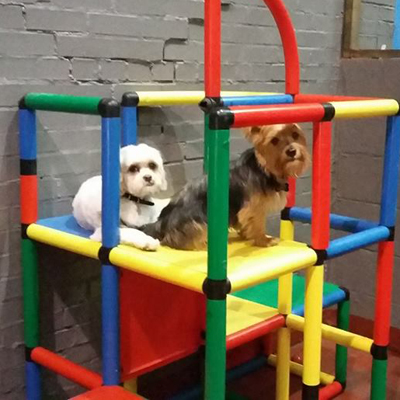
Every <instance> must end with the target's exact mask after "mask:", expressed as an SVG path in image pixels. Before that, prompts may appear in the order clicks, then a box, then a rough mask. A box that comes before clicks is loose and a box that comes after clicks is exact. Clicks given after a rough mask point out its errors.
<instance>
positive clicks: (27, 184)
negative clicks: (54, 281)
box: [18, 99, 41, 400]
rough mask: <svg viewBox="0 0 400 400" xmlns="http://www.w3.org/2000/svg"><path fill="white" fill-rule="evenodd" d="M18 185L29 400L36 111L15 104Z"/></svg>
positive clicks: (36, 381) (34, 300) (36, 372)
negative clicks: (16, 107) (18, 153)
mask: <svg viewBox="0 0 400 400" xmlns="http://www.w3.org/2000/svg"><path fill="white" fill-rule="evenodd" d="M18 118H19V132H20V138H19V140H20V169H21V172H20V186H21V194H20V197H21V236H22V239H21V264H22V280H23V296H24V340H25V355H26V365H25V374H26V392H27V398H28V399H29V400H39V399H40V398H41V386H40V367H39V365H37V364H36V363H34V362H33V361H32V359H31V357H30V354H31V352H32V350H33V349H34V348H35V347H37V346H39V278H38V258H37V252H36V245H35V243H34V242H33V241H32V240H30V239H29V238H28V236H27V234H26V229H27V228H28V226H29V224H31V223H34V222H36V220H37V218H38V195H37V193H38V188H37V185H38V183H37V168H36V158H37V144H36V113H35V111H34V110H29V109H27V108H26V106H25V103H24V99H22V100H21V102H20V104H19V114H18Z"/></svg>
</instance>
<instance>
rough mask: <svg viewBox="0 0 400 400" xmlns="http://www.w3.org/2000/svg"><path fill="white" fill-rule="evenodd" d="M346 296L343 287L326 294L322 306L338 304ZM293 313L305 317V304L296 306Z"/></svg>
mask: <svg viewBox="0 0 400 400" xmlns="http://www.w3.org/2000/svg"><path fill="white" fill-rule="evenodd" d="M345 298H346V293H345V292H344V291H343V290H342V289H338V290H336V291H335V292H332V293H329V294H326V295H324V297H323V301H322V307H323V308H327V307H330V306H333V305H334V304H338V303H340V302H341V301H343V300H344V299H345ZM292 313H293V314H295V315H300V316H301V317H304V304H302V305H300V306H297V307H294V308H293V310H292Z"/></svg>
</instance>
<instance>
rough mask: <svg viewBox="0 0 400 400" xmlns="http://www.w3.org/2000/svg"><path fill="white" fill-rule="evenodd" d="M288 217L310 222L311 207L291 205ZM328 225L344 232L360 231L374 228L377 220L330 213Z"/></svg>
mask: <svg viewBox="0 0 400 400" xmlns="http://www.w3.org/2000/svg"><path fill="white" fill-rule="evenodd" d="M289 218H290V219H291V220H293V221H299V222H305V223H310V222H311V209H310V208H302V207H292V208H290V210H289ZM330 226H331V228H332V229H337V230H341V231H346V232H352V233H354V232H362V231H365V230H366V229H371V228H376V227H377V226H379V224H378V223H377V222H373V221H368V220H366V219H358V218H352V217H347V216H345V215H339V214H330Z"/></svg>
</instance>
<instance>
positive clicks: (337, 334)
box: [286, 314, 373, 353]
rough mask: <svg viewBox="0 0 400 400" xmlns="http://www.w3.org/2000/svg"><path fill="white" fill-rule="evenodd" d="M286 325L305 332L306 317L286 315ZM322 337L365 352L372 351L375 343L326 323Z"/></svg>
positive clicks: (323, 325) (323, 326)
mask: <svg viewBox="0 0 400 400" xmlns="http://www.w3.org/2000/svg"><path fill="white" fill-rule="evenodd" d="M286 325H287V327H288V328H291V329H295V330H296V331H300V332H303V330H304V318H303V317H299V316H298V315H294V314H289V315H288V316H287V317H286ZM322 337H323V338H324V339H328V340H331V341H333V342H335V343H337V344H340V345H342V346H346V347H350V348H352V349H356V350H361V351H364V352H365V353H370V351H371V346H372V344H373V340H372V339H369V338H367V337H364V336H361V335H356V334H355V333H351V332H348V331H344V330H342V329H339V328H335V327H333V326H330V325H326V324H322Z"/></svg>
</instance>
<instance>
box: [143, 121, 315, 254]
mask: <svg viewBox="0 0 400 400" xmlns="http://www.w3.org/2000/svg"><path fill="white" fill-rule="evenodd" d="M244 134H245V136H246V138H248V139H249V140H250V141H251V143H252V144H253V145H254V148H252V149H249V150H247V151H245V152H244V153H243V154H242V155H241V157H240V158H239V160H238V161H237V162H236V165H235V166H234V167H233V168H232V169H231V171H230V187H229V225H230V227H232V228H234V229H236V230H237V231H238V232H239V234H240V236H241V237H242V238H243V239H246V240H250V241H252V242H253V244H254V245H255V246H261V247H268V246H272V245H274V244H276V240H275V239H274V238H272V237H271V236H267V235H266V233H265V222H266V216H267V215H268V214H269V213H273V212H277V211H280V210H282V209H283V208H284V207H285V204H286V196H287V190H288V184H287V180H288V178H289V177H297V176H300V175H301V174H302V173H303V172H304V171H305V170H306V169H307V167H308V166H309V164H310V156H309V153H308V151H307V145H306V138H305V135H304V132H303V131H302V129H301V128H300V127H299V126H298V125H296V124H286V125H269V126H255V127H252V128H247V129H245V130H244ZM141 229H143V231H144V232H146V233H147V234H148V235H151V236H152V237H154V238H157V239H159V240H160V241H161V243H162V244H163V245H166V246H170V247H173V248H176V249H186V250H201V249H204V248H205V247H206V244H207V177H203V178H202V179H201V180H200V181H198V182H195V183H190V184H188V185H186V186H185V187H184V188H183V190H182V191H181V192H179V193H178V194H177V195H175V196H174V197H173V198H172V200H171V201H170V203H169V204H168V205H167V206H166V207H165V208H164V209H163V211H162V212H161V214H160V217H159V219H158V221H157V222H156V223H154V224H149V225H146V226H144V227H143V228H141Z"/></svg>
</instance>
